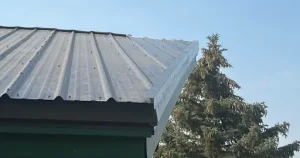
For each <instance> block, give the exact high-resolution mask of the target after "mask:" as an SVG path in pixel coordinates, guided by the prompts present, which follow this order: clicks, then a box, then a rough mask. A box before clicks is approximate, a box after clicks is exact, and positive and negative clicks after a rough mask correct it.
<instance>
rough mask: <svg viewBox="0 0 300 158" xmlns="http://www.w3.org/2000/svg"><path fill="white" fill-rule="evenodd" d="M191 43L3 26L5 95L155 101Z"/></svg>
mask: <svg viewBox="0 0 300 158" xmlns="http://www.w3.org/2000/svg"><path fill="white" fill-rule="evenodd" d="M191 43H192V42H187V41H181V40H165V39H163V40H158V39H150V38H138V37H129V36H126V35H120V34H112V33H99V32H82V31H81V32H80V31H76V30H57V29H43V28H9V27H0V96H2V95H4V94H7V95H9V97H11V98H16V99H18V98H25V99H43V100H53V99H55V98H57V97H62V98H63V99H64V100H80V101H91V100H96V101H107V100H108V99H109V98H113V99H115V100H116V101H118V102H150V98H149V97H148V96H147V95H146V93H147V92H148V91H151V90H152V89H153V87H155V88H156V89H159V88H160V87H159V86H161V85H162V84H161V83H164V82H165V81H166V80H167V78H168V77H169V76H168V75H166V74H165V73H167V72H172V70H170V69H175V67H174V66H172V65H176V64H177V63H176V62H178V61H180V59H183V58H184V56H185V55H186V54H187V51H186V50H185V49H186V48H187V47H188V46H189V45H190V44H191Z"/></svg>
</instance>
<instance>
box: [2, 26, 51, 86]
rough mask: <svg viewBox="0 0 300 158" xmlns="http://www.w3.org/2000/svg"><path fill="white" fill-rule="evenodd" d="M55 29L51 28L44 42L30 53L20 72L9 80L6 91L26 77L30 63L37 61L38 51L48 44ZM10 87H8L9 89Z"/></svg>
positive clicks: (40, 51) (29, 70)
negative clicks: (30, 55)
mask: <svg viewBox="0 0 300 158" xmlns="http://www.w3.org/2000/svg"><path fill="white" fill-rule="evenodd" d="M54 33H55V30H53V31H52V32H51V33H50V35H49V36H48V37H47V39H46V40H45V41H44V43H43V44H42V45H41V46H40V48H39V49H38V50H37V51H36V52H35V53H34V54H33V55H32V57H31V58H30V59H29V60H28V62H27V63H26V64H25V65H24V66H23V68H22V69H21V71H20V73H19V74H18V75H17V76H16V77H15V78H14V79H13V80H12V81H11V82H10V84H9V85H8V86H7V87H8V88H7V91H9V90H10V89H11V91H12V92H14V90H15V89H16V87H17V86H18V85H19V82H21V81H22V78H24V77H27V75H28V74H29V73H30V72H31V71H32V69H30V64H36V63H37V62H38V60H37V59H38V57H40V56H41V55H39V54H40V53H42V52H44V50H45V48H46V46H47V45H48V44H49V42H50V40H51V37H52V36H53V35H54ZM38 55H39V56H38ZM9 87H10V89H9Z"/></svg>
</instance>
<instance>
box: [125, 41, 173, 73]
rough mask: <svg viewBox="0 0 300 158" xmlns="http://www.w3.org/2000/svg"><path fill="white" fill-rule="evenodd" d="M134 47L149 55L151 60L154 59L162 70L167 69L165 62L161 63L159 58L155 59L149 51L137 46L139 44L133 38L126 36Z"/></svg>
mask: <svg viewBox="0 0 300 158" xmlns="http://www.w3.org/2000/svg"><path fill="white" fill-rule="evenodd" d="M127 38H128V39H129V40H130V41H131V42H132V43H133V45H134V46H135V47H137V48H138V49H140V50H141V51H142V52H143V53H145V54H146V55H147V56H149V57H150V58H151V59H152V60H153V61H155V62H156V63H157V64H158V65H159V66H161V67H162V68H163V69H164V70H166V69H167V66H166V65H165V64H163V63H162V62H160V61H159V60H157V59H156V58H155V57H154V56H153V55H151V54H150V53H149V52H147V51H146V50H145V49H144V48H142V47H141V46H139V44H137V43H136V42H135V41H134V40H132V39H131V37H127Z"/></svg>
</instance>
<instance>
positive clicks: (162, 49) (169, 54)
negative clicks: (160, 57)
mask: <svg viewBox="0 0 300 158" xmlns="http://www.w3.org/2000/svg"><path fill="white" fill-rule="evenodd" d="M144 39H145V40H146V41H148V42H149V43H151V44H152V45H153V46H155V47H157V48H158V49H160V50H162V51H164V52H165V53H167V54H168V55H170V56H171V57H173V58H175V59H176V56H174V55H173V54H172V53H170V52H168V51H166V50H165V49H163V48H161V47H160V46H158V45H157V44H155V43H153V42H152V41H150V40H149V39H148V38H144Z"/></svg>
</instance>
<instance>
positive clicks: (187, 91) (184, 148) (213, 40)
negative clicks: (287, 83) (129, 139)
mask: <svg viewBox="0 0 300 158" xmlns="http://www.w3.org/2000/svg"><path fill="white" fill-rule="evenodd" d="M207 38H208V41H209V42H208V43H207V48H203V49H202V58H200V60H199V61H198V63H197V66H196V68H195V69H194V70H193V72H192V73H191V75H190V76H189V78H188V81H187V83H186V85H185V87H184V90H183V92H182V94H181V96H180V98H179V100H178V102H177V105H176V106H175V108H174V111H173V114H172V117H171V119H170V120H169V122H168V124H167V127H166V130H165V133H164V134H163V136H162V139H161V143H160V145H159V148H158V151H157V152H156V154H155V157H157V158H159V157H161V158H289V157H292V156H293V155H294V152H295V151H298V150H299V145H300V143H299V142H298V141H295V142H294V143H292V144H289V145H286V146H283V147H279V146H278V143H279V136H280V135H282V136H285V137H286V136H287V133H288V129H289V124H288V123H286V122H284V123H282V124H276V125H275V126H274V127H268V126H267V125H266V124H264V122H263V117H265V116H266V114H267V106H266V105H265V103H252V104H249V103H247V102H245V100H244V99H243V98H242V97H240V96H237V95H235V94H234V91H235V90H236V89H239V88H240V86H239V85H238V84H237V83H236V82H235V81H234V80H231V79H230V78H228V77H227V76H226V75H225V74H223V73H222V72H221V69H224V68H231V67H232V66H231V65H230V64H229V63H228V61H227V60H226V58H225V57H224V56H223V55H222V53H223V52H224V51H227V49H224V48H222V46H221V45H220V44H218V40H219V35H218V34H213V35H212V36H209V37H207Z"/></svg>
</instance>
